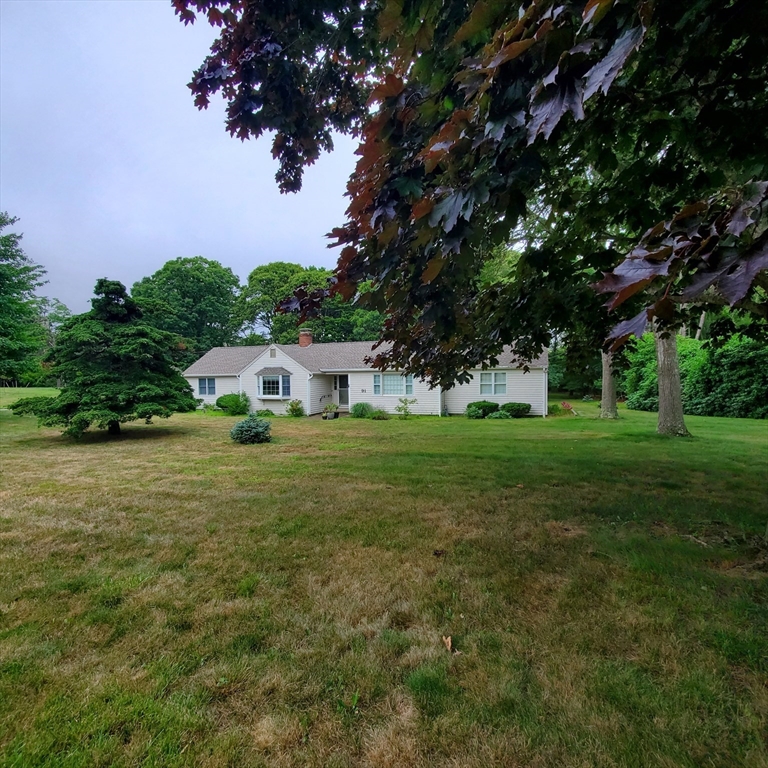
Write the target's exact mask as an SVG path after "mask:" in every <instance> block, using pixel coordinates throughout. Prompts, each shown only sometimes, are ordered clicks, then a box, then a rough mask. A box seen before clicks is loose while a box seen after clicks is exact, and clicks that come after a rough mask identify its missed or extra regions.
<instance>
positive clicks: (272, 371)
mask: <svg viewBox="0 0 768 768" xmlns="http://www.w3.org/2000/svg"><path fill="white" fill-rule="evenodd" d="M290 375H291V372H290V371H287V370H286V369H285V368H262V369H261V370H260V371H256V376H290Z"/></svg>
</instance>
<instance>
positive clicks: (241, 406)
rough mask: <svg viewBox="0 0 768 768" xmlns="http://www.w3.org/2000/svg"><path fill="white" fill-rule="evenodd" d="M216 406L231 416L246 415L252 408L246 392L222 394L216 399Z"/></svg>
mask: <svg viewBox="0 0 768 768" xmlns="http://www.w3.org/2000/svg"><path fill="white" fill-rule="evenodd" d="M216 407H217V408H221V410H222V411H226V412H227V413H228V414H230V415H231V416H244V415H245V414H246V413H248V411H249V410H250V409H251V401H250V399H249V398H248V395H246V394H245V392H241V393H240V394H231V395H222V396H221V397H219V398H218V399H217V400H216Z"/></svg>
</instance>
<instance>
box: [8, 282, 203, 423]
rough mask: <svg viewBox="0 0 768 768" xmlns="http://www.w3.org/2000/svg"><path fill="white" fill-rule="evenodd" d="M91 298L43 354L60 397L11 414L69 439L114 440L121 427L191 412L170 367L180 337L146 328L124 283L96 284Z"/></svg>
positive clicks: (16, 406)
mask: <svg viewBox="0 0 768 768" xmlns="http://www.w3.org/2000/svg"><path fill="white" fill-rule="evenodd" d="M94 293H95V295H96V298H94V299H92V300H91V306H92V309H91V311H90V312H86V313H84V314H82V315H75V316H74V317H71V318H69V319H68V320H65V321H64V323H63V324H62V325H61V327H60V328H59V331H58V334H57V336H56V341H55V345H54V347H53V349H52V350H51V352H50V354H49V355H48V359H47V362H49V363H50V364H51V373H52V374H53V375H54V376H56V377H57V378H58V379H60V380H61V381H62V388H61V392H60V393H59V395H58V396H57V397H32V398H24V399H22V400H18V401H17V402H15V403H13V404H12V405H11V406H10V408H11V410H12V411H13V412H14V413H15V414H17V415H20V416H21V415H34V416H37V418H38V421H39V423H40V425H41V426H47V427H63V428H64V430H63V431H64V434H66V435H71V436H73V437H80V436H81V435H82V434H83V432H85V431H86V430H87V429H88V428H89V427H91V426H95V427H97V428H99V429H106V430H108V432H109V434H110V435H119V434H120V425H121V424H123V423H125V422H128V421H135V420H136V419H144V420H145V421H146V422H147V423H150V421H151V419H152V418H153V417H154V416H159V417H161V418H168V417H169V416H171V415H172V414H173V413H176V412H184V411H192V410H194V409H195V408H196V407H197V401H196V400H195V398H194V396H193V393H192V389H191V388H190V386H189V384H187V382H186V380H185V379H184V378H183V377H182V375H181V373H180V372H179V369H178V368H177V366H176V363H177V359H178V356H179V352H180V347H181V346H182V345H181V344H180V340H179V337H178V336H176V335H175V334H173V333H169V332H166V331H161V330H159V329H157V328H155V327H154V326H152V325H150V324H149V323H147V322H146V321H145V320H144V319H143V317H142V313H141V310H140V309H139V307H138V305H137V304H136V302H135V301H134V300H133V299H132V298H131V297H130V296H129V295H128V293H127V292H126V290H125V286H123V285H122V283H119V282H116V281H113V280H107V279H101V280H99V281H98V282H97V283H96V288H95V291H94Z"/></svg>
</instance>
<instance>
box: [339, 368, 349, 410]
mask: <svg viewBox="0 0 768 768" xmlns="http://www.w3.org/2000/svg"><path fill="white" fill-rule="evenodd" d="M339 407H340V408H349V376H347V375H346V374H343V375H341V376H339Z"/></svg>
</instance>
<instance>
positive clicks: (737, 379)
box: [624, 333, 768, 419]
mask: <svg viewBox="0 0 768 768" xmlns="http://www.w3.org/2000/svg"><path fill="white" fill-rule="evenodd" d="M677 351H678V358H679V361H680V383H681V385H682V389H683V411H684V412H685V413H687V414H692V415H695V416H729V417H736V418H752V419H764V418H768V398H766V393H767V392H768V347H766V346H765V345H764V344H760V343H759V342H756V341H752V340H749V339H745V338H743V337H742V336H738V335H737V336H734V337H733V338H731V339H730V340H729V341H728V342H727V343H726V344H724V345H723V346H722V347H720V348H717V349H714V348H707V347H705V346H704V344H703V342H701V341H696V340H695V339H690V338H686V337H684V336H678V338H677ZM627 359H628V360H629V364H630V365H629V368H628V370H627V371H626V373H625V374H624V382H625V387H626V392H627V408H630V409H633V410H637V411H656V410H658V407H659V384H658V378H657V373H656V347H655V342H654V338H653V334H650V333H647V334H645V336H643V338H642V339H639V340H638V341H637V343H636V344H635V347H634V349H632V350H630V351H629V352H628V353H627Z"/></svg>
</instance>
